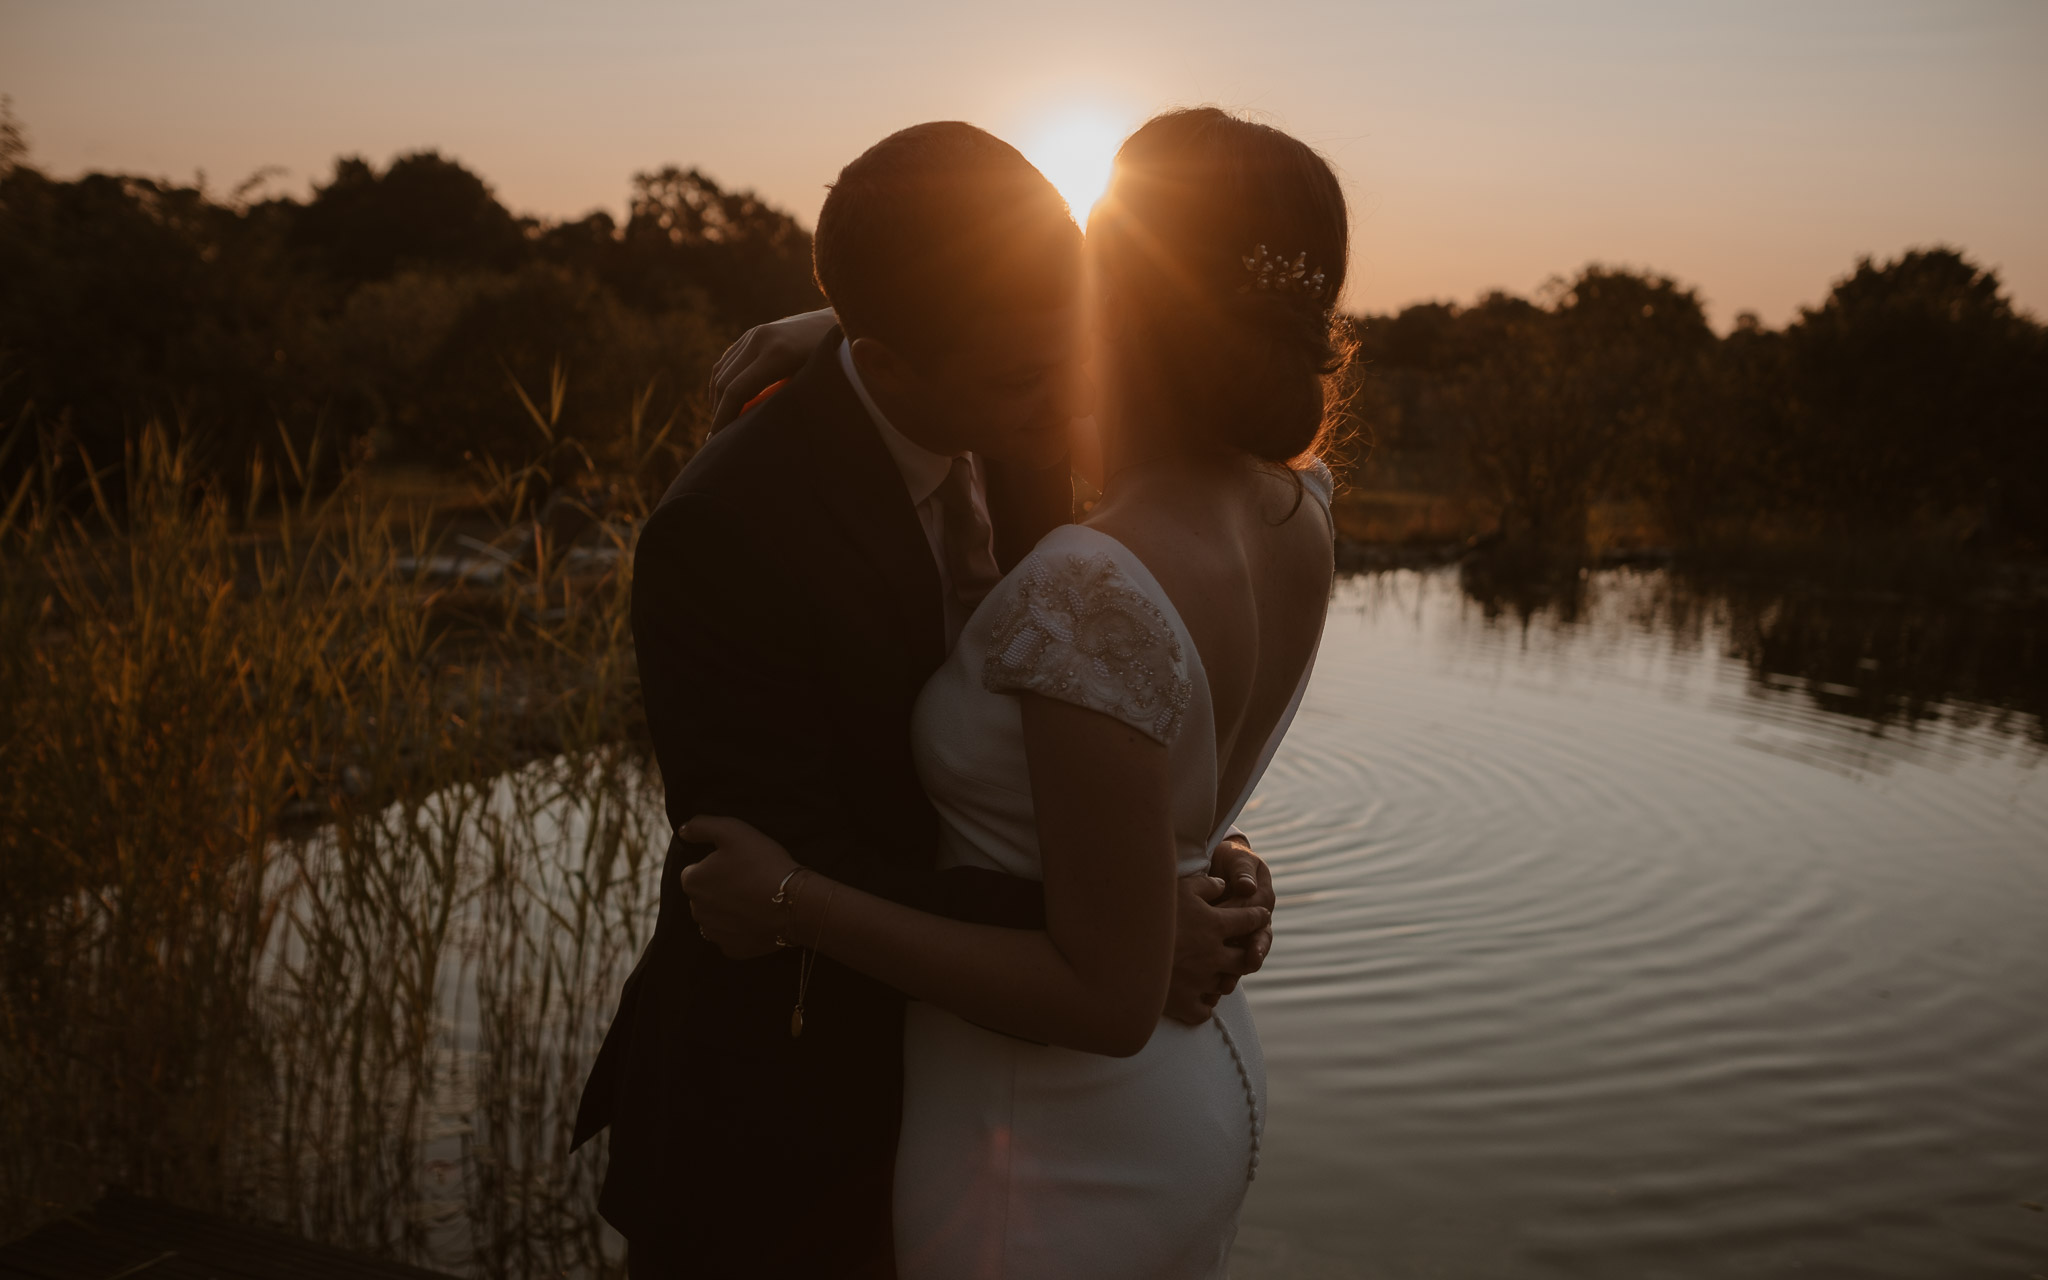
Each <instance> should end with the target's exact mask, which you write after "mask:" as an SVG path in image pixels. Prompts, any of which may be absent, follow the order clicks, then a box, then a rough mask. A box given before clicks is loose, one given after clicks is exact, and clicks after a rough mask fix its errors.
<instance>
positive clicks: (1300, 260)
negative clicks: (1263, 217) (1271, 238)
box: [1238, 245, 1326, 301]
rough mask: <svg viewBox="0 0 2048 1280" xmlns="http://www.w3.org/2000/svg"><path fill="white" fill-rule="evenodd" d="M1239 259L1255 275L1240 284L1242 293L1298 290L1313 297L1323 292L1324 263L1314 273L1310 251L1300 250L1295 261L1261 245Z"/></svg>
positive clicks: (1306, 296) (1239, 290)
mask: <svg viewBox="0 0 2048 1280" xmlns="http://www.w3.org/2000/svg"><path fill="white" fill-rule="evenodd" d="M1238 261H1240V262H1242V263H1244V269H1245V273H1246V274H1247V275H1249V276H1250V277H1251V282H1250V283H1248V284H1243V285H1240V286H1238V292H1239V293H1251V292H1252V291H1253V290H1258V291H1260V292H1262V293H1296V294H1300V295H1301V296H1302V297H1304V298H1307V299H1309V300H1310V301H1315V300H1316V299H1318V298H1321V297H1322V296H1323V286H1324V283H1325V282H1326V277H1325V276H1324V275H1323V272H1322V269H1321V268H1320V267H1318V268H1317V269H1316V270H1315V271H1314V272H1313V273H1311V272H1310V271H1309V269H1308V254H1307V253H1297V254H1295V255H1294V261H1292V262H1289V261H1288V260H1287V259H1286V258H1285V257H1283V256H1275V255H1274V254H1271V253H1268V252H1267V251H1266V246H1265V245H1260V246H1258V248H1256V249H1254V250H1252V252H1250V253H1249V254H1246V255H1245V256H1244V257H1242V258H1240V259H1238Z"/></svg>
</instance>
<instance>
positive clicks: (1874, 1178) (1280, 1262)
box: [1233, 570, 2048, 1280]
mask: <svg viewBox="0 0 2048 1280" xmlns="http://www.w3.org/2000/svg"><path fill="white" fill-rule="evenodd" d="M1479 597H1480V598H1475V597H1474V595H1473V594H1472V593H1471V592H1469V591H1468V590H1467V589H1466V587H1465V586H1464V585H1463V584H1462V583H1461V579H1460V576H1459V574H1458V572H1457V571H1455V570H1435V571H1428V572H1392V573H1383V574H1377V575H1372V576H1365V577H1358V578H1352V579H1348V580H1346V581H1345V582H1343V583H1342V584H1340V586H1339V589H1338V591H1337V593H1336V597H1335V601H1334V604H1333V607H1332V610H1331V614H1330V623H1329V628H1328V632H1327V635H1326V638H1325V640H1324V644H1323V650H1322V656H1321V659H1320V662H1319V664H1318V667H1317V671H1316V675H1315V678H1314V682H1313V684H1312V685H1311V687H1310V691H1309V694H1308V697H1307V699H1306V701H1305V703H1304V706H1303V710H1302V713H1301V716H1300V718H1299V720H1297V722H1296V724H1295V727H1294V730H1293V733H1292V734H1291V736H1290V737H1289V739H1288V741H1287V743H1286V745H1285V747H1284V749H1283V750H1282V752H1281V754H1280V756H1279V757H1278V758H1277V760H1276V761H1275V764H1274V767H1273V769H1272V771H1271V773H1270V774H1269V775H1268V777H1267V778H1266V780H1265V782H1264V783H1263V785H1262V786H1261V788H1260V789H1259V792H1258V794H1257V796H1256V798H1255V799H1254V801H1253V806H1254V807H1253V808H1252V810H1251V811H1250V812H1249V813H1248V814H1247V816H1246V818H1245V819H1244V825H1245V827H1246V828H1247V829H1248V830H1249V831H1250V832H1251V833H1252V835H1253V837H1254V839H1255V841H1256V842H1257V844H1258V846H1259V848H1260V849H1261V851H1262V852H1263V853H1264V854H1265V856H1266V857H1267V858H1268V859H1269V861H1270V862H1271V863H1272V866H1273V870H1274V876H1275V880H1276V884H1277V887H1278V890H1279V895H1280V906H1279V912H1278V916H1277V920H1276V929H1277V933H1278V940H1277V944H1276V947H1275V950H1274V953H1273V956H1272V958H1271V960H1270V961H1269V962H1268V964H1267V966H1266V969H1265V971H1264V972H1263V973H1261V974H1260V975H1258V976H1257V977H1256V978H1255V979H1253V980H1252V982H1251V984H1250V991H1251V996H1252V1002H1253V1007H1254V1010H1255V1012H1256V1016H1257V1018H1258V1022H1259V1027H1260V1032H1261V1035H1262V1038H1263V1041H1264V1044H1265V1051H1266V1058H1267V1063H1268V1071H1269V1079H1270V1095H1271V1096H1270V1116H1269V1123H1268V1128H1267V1131H1266V1138H1265V1148H1264V1155H1263V1158H1262V1160H1261V1163H1260V1166H1259V1175H1258V1181H1257V1182H1256V1183H1255V1184H1254V1186H1253V1189H1252V1195H1251V1199H1250V1202H1249V1204H1248V1206H1247V1209H1246V1214H1245V1221H1244V1229H1243V1232H1242V1234H1241V1236H1240V1240H1239V1245H1238V1250H1237V1254H1236V1259H1235V1264H1234V1267H1233V1274H1234V1275H1236V1276H1241V1277H1245V1278H1246V1280H1263V1278H1264V1277H1277V1276H1287V1277H1326V1276H1327V1277H1337V1276H1345V1277H1375V1278H1377V1277H1404V1278H1409V1280H1415V1278H1420V1277H1436V1276H1445V1277H1499V1276H1557V1277H1609V1276H1612V1277H1622V1276H1627V1277H1684V1278H1686V1280H1708V1278H1711V1277H1721V1276H1781V1275H1816V1276H1830V1277H1832V1276H1858V1277H1861V1276H1871V1277H1878V1276H1900V1277H1931V1276H1941V1277H1945V1278H1949V1280H1954V1278H1958V1277H1969V1276H1979V1275H1982V1276H2029V1275H2048V1212H2044V1206H2048V734H2044V731H2043V725H2042V711H2043V693H2044V686H2048V644H2044V638H2048V628H2044V627H2043V626H2042V615H2041V613H2040V612H2039V610H2038V605H2033V606H2019V607H2009V608H2005V609H2002V610H1998V611H1981V610H1972V609H1950V610H1945V611H1935V612H1929V611H1925V610H1915V609H1914V608H1912V607H1909V606H1908V605H1906V604H1905V603H1904V602H1902V601H1899V600H1896V599H1893V598H1890V597H1887V596H1884V595H1883V594H1882V593H1864V594H1862V595H1845V596H1843V597H1842V598H1839V599H1830V598H1817V597H1813V596H1803V595H1799V594H1796V593H1794V594H1785V593H1773V592H1769V591H1764V590H1762V589H1755V590H1748V589H1737V590H1733V591H1729V592H1703V591H1692V590H1689V589H1687V588H1685V587H1683V586H1682V585H1681V584H1680V583H1678V582H1677V581H1676V580H1675V579H1674V578H1673V577H1672V576H1670V575H1669V574H1667V573H1665V572H1663V571H1629V570H1610V571H1603V572H1599V573H1595V574H1591V575H1587V576H1586V577H1585V578H1584V579H1583V580H1582V581H1581V582H1580V583H1579V584H1577V586H1576V588H1575V589H1573V590H1571V591H1569V592H1568V593H1567V596H1566V598H1564V599H1562V600H1553V601H1551V602H1549V603H1548V604H1546V605H1544V606H1543V607H1537V608H1533V609H1523V610H1517V609H1515V608H1512V607H1505V606H1503V605H1502V604H1501V603H1500V602H1499V601H1497V600H1489V599H1487V598H1486V593H1485V592H1484V591H1481V592H1480V593H1479Z"/></svg>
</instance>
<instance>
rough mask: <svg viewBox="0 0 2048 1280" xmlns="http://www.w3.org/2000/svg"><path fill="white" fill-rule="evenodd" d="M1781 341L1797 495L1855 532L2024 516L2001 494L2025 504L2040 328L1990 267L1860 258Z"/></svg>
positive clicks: (2036, 408) (2037, 415)
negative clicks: (1965, 513) (1962, 513)
mask: <svg viewBox="0 0 2048 1280" xmlns="http://www.w3.org/2000/svg"><path fill="white" fill-rule="evenodd" d="M1785 339H1786V343H1787V346H1788V348H1789V358H1790V361H1791V366H1792V398H1791V404H1790V406H1789V408H1790V417H1791V429H1792V431H1793V432H1794V433H1795V435H1796V441H1797V449H1796V453H1795V458H1796V465H1797V467H1798V473H1797V483H1798V486H1799V489H1800V491H1801V492H1802V493H1803V494H1804V495H1806V497H1807V500H1808V501H1809V502H1812V503H1814V504H1815V505H1818V506H1819V507H1821V508H1822V509H1824V510H1826V511H1828V512H1830V513H1831V514H1833V515H1834V516H1835V517H1837V518H1838V519H1840V520H1841V521H1842V522H1844V524H1845V525H1846V526H1848V527H1849V528H1852V529H1857V530H1863V529H1873V528H1883V527H1897V526H1900V525H1903V524H1908V523H1911V522H1914V521H1916V520H1923V519H1927V518H1930V517H1939V516H1943V515H1946V514H1949V513H1951V512H1954V511H1956V510H1957V509H1958V508H1961V507H1965V506H1974V507H1977V508H1979V509H1980V510H1981V511H1982V512H1983V513H1985V515H1986V516H1987V517H1988V518H1991V519H1992V520H1993V521H1994V524H2006V523H2009V522H2010V521H2012V520H2013V519H2016V518H2023V517H2025V516H2027V515H2028V514H2030V513H2027V512H2025V511H2023V510H2019V509H2016V504H2015V502H2014V499H2018V500H2019V503H2018V504H2017V506H2024V505H2029V504H2030V505H2032V506H2033V507H2035V508H2036V510H2038V507H2039V494H2040V490H2039V481H2038V477H2039V475H2040V474H2041V471H2042V469H2043V462H2044V461H2048V459H2044V457H2043V454H2042V446H2041V439H2042V433H2043V431H2044V429H2048V423H2044V418H2043V414H2044V408H2048V406H2044V403H2043V401H2042V399H2041V396H2040V390H2041V383H2040V380H2039V372H2038V371H2039V367H2040V363H2039V362H2040V354H2039V353H2040V346H2041V337H2040V327H2039V326H2038V325H2036V324H2033V323H2032V322H2030V321H2028V320H2026V319H2025V318H2024V317H2021V316H2019V315H2018V314H2016V313H2015V312H2014V310H2013V308H2012V304H2011V302H2010V301H2009V300H2008V299H2007V298H2006V297H2005V295H2004V293H2003V291H2002V290H2001V287H2000V285H1999V281H1998V276H1997V273H1995V272H1992V271H1987V270H1984V269H1982V268H1980V267H1978V266H1977V265H1975V264H1974V263H1972V262H1970V261H1969V260H1968V259H1967V258H1965V257H1964V256H1963V255H1962V254H1960V253H1958V252H1956V251H1955V250H1953V249H1946V248H1937V249H1924V250H1914V251H1912V252H1910V253H1907V254H1905V255H1904V256H1902V257H1900V258H1899V259H1898V260H1896V261H1893V262H1888V263H1885V264H1884V265H1883V266H1877V265H1874V264H1873V263H1872V262H1871V260H1870V259H1868V258H1864V259H1861V260H1859V262H1858V263H1857V267H1856V270H1855V272H1854V273H1853V274H1851V275H1850V276H1848V277H1847V278H1846V279H1844V280H1842V281H1840V282H1838V283H1837V284H1836V285H1835V288H1834V290H1833V292H1832V293H1830V294H1829V296H1828V300H1827V301H1826V302H1825V303H1823V304H1822V305H1821V306H1819V307H1817V308H1813V309H1810V310H1806V311H1803V312H1802V313H1801V315H1800V318H1799V320H1798V321H1797V322H1796V323H1794V324H1793V325H1792V326H1791V327H1790V328H1789V329H1788V330H1787V331H1786V334H1785ZM2029 472H2030V473H2031V474H2029ZM2033 518H2034V520H2035V521H2036V522H2037V523H2038V519H2039V517H2038V516H2034V517H2033Z"/></svg>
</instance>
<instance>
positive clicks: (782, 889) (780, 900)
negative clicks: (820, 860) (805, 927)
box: [768, 867, 810, 947]
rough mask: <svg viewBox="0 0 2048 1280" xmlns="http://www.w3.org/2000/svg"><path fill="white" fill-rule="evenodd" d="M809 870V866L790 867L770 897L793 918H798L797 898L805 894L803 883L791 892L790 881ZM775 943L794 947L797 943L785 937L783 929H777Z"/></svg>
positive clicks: (780, 945)
mask: <svg viewBox="0 0 2048 1280" xmlns="http://www.w3.org/2000/svg"><path fill="white" fill-rule="evenodd" d="M809 870H810V868H809V867H792V868H790V871H789V874H788V875H785V876H783V877H782V882H781V883H780V884H778V885H776V886H775V892H774V893H773V894H772V895H771V896H770V897H769V899H768V901H769V902H771V903H773V904H775V905H776V906H778V907H782V908H784V909H785V910H786V911H787V912H788V913H789V918H790V919H791V920H794V919H796V900H797V899H798V898H800V897H802V896H803V892H804V886H803V884H799V885H797V887H796V892H794V893H791V892H790V889H789V882H790V881H792V880H794V879H796V877H797V875H798V874H799V873H800V872H805V871H809ZM806 883H808V882H806ZM775 945H776V946H778V947H793V946H795V945H796V944H795V943H794V942H791V941H790V940H789V939H788V938H785V937H783V936H782V931H781V930H780V929H778V930H776V931H775Z"/></svg>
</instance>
